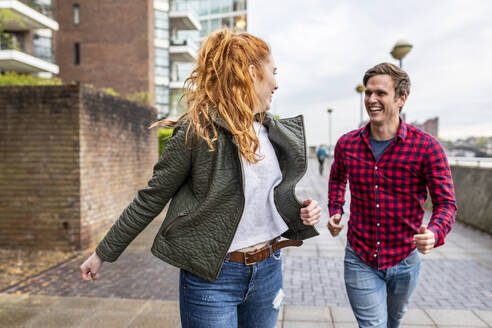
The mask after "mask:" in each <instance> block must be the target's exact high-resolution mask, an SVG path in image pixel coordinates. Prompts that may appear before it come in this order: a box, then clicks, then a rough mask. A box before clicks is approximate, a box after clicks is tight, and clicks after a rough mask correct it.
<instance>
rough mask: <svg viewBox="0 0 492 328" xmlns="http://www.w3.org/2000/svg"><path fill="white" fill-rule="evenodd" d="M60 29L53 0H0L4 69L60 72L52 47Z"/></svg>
mask: <svg viewBox="0 0 492 328" xmlns="http://www.w3.org/2000/svg"><path fill="white" fill-rule="evenodd" d="M58 29H59V25H58V22H57V21H55V19H54V15H53V7H52V4H51V1H50V0H30V1H28V0H22V1H21V0H0V72H11V71H13V72H17V73H24V74H35V75H39V76H43V77H51V76H52V75H53V74H58V72H59V67H58V65H56V64H55V57H54V54H53V47H52V35H53V31H57V30H58Z"/></svg>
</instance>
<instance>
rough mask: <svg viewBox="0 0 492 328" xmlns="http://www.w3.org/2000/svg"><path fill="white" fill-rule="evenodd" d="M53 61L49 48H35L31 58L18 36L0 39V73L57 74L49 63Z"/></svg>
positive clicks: (56, 68) (4, 36) (55, 69)
mask: <svg viewBox="0 0 492 328" xmlns="http://www.w3.org/2000/svg"><path fill="white" fill-rule="evenodd" d="M0 1H1V0H0ZM53 60H54V58H53V52H52V51H51V48H43V47H35V48H34V56H32V55H30V54H27V53H26V52H25V49H24V41H23V39H22V37H20V36H19V35H14V34H10V35H2V36H1V37H0V70H2V71H14V72H18V73H39V72H49V73H52V74H58V72H59V68H58V66H57V65H54V64H53V63H51V62H52V61H53Z"/></svg>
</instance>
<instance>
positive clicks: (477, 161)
mask: <svg viewBox="0 0 492 328" xmlns="http://www.w3.org/2000/svg"><path fill="white" fill-rule="evenodd" d="M448 162H449V165H455V166H469V167H484V168H492V157H458V156H450V157H448Z"/></svg>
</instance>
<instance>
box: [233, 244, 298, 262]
mask: <svg viewBox="0 0 492 328" xmlns="http://www.w3.org/2000/svg"><path fill="white" fill-rule="evenodd" d="M301 245H302V240H291V239H286V240H282V241H278V240H277V239H275V240H274V241H273V242H271V243H270V244H268V245H265V246H263V247H262V248H260V249H259V250H257V251H254V252H231V253H229V261H231V262H239V263H244V265H253V264H255V263H258V262H261V261H263V260H265V259H267V258H268V257H269V256H270V255H272V254H273V253H275V252H276V251H278V250H279V249H281V248H284V247H287V246H296V247H299V246H301Z"/></svg>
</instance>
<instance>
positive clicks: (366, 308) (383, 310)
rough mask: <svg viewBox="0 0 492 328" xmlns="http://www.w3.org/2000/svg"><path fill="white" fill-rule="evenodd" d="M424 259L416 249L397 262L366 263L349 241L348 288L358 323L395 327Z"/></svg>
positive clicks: (388, 327)
mask: <svg viewBox="0 0 492 328" xmlns="http://www.w3.org/2000/svg"><path fill="white" fill-rule="evenodd" d="M421 262H422V260H421V258H420V255H419V253H418V251H417V250H415V251H413V252H412V253H411V254H410V255H408V256H407V257H406V258H405V259H404V260H403V261H401V262H400V263H398V264H397V265H395V266H393V267H391V268H387V269H383V270H378V269H376V268H373V267H371V266H369V265H368V264H367V263H365V262H364V261H363V260H362V259H361V258H360V257H359V256H358V255H357V254H356V253H355V252H354V251H353V250H352V248H350V246H349V245H348V244H347V248H346V249H345V260H344V276H345V288H346V289H347V294H348V297H349V300H350V305H351V306H352V311H353V312H354V315H355V318H356V319H357V322H358V323H359V327H361V328H365V327H380V328H396V327H398V326H399V325H400V321H401V319H402V318H403V315H404V314H405V312H406V311H407V305H408V302H409V300H410V296H411V295H412V292H413V291H414V289H415V287H416V286H417V280H418V277H419V272H420V263H421Z"/></svg>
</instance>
